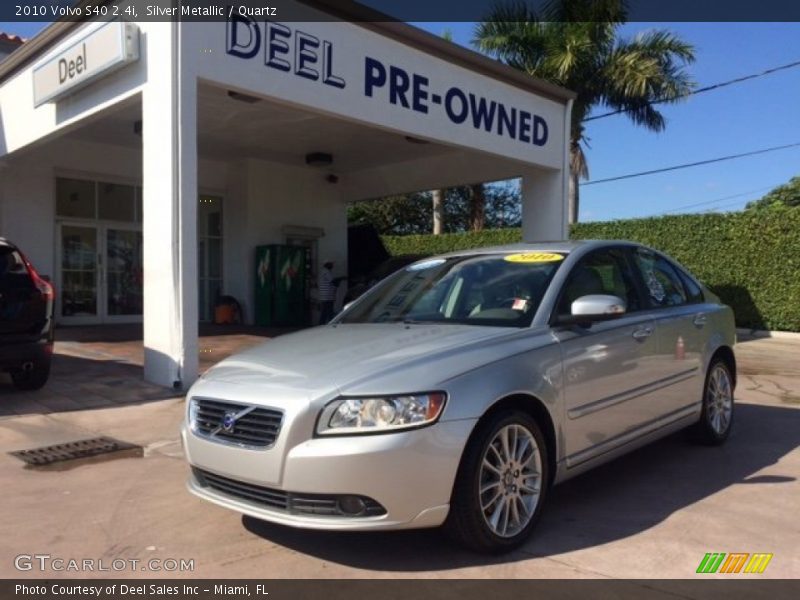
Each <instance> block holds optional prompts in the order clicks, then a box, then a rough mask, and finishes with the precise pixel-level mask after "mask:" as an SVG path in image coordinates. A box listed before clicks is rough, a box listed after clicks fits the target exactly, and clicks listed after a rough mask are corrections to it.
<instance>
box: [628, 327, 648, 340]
mask: <svg viewBox="0 0 800 600" xmlns="http://www.w3.org/2000/svg"><path fill="white" fill-rule="evenodd" d="M631 335H633V339H635V340H644V339H647V338H649V337H650V336H651V335H653V328H652V327H650V326H648V327H640V328H639V329H635V330H634V331H633V333H632V334H631Z"/></svg>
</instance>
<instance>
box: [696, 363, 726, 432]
mask: <svg viewBox="0 0 800 600" xmlns="http://www.w3.org/2000/svg"><path fill="white" fill-rule="evenodd" d="M733 388H734V385H733V376H732V375H731V370H730V367H729V366H728V365H727V363H726V362H725V361H724V360H722V359H719V358H717V359H714V361H712V363H711V366H709V368H708V372H707V373H706V381H705V385H704V386H703V411H702V413H701V415H700V420H699V421H698V422H697V424H696V425H695V427H694V437H695V439H696V440H697V441H698V442H700V443H701V444H706V445H708V446H719V445H720V444H722V443H724V442H725V440H727V439H728V436H729V435H730V433H731V427H732V426H733V413H734V410H733V408H734V403H733Z"/></svg>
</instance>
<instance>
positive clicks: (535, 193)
mask: <svg viewBox="0 0 800 600" xmlns="http://www.w3.org/2000/svg"><path fill="white" fill-rule="evenodd" d="M521 192H522V241H523V242H549V241H557V240H565V239H567V238H568V237H569V227H568V224H567V216H568V215H567V201H566V178H565V177H564V176H563V174H562V172H561V171H544V170H534V169H531V170H529V171H528V172H526V173H525V174H524V175H523V176H522V189H521Z"/></svg>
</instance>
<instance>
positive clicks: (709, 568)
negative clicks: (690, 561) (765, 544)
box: [696, 552, 773, 574]
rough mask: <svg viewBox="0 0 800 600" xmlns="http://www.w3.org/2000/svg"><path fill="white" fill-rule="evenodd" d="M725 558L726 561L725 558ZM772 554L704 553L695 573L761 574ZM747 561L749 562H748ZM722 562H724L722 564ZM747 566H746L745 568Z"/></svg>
mask: <svg viewBox="0 0 800 600" xmlns="http://www.w3.org/2000/svg"><path fill="white" fill-rule="evenodd" d="M726 556H727V559H726V558H725V557H726ZM772 556H773V555H772V553H768V552H757V553H755V554H749V553H747V552H731V553H730V554H726V553H725V552H706V554H705V556H703V560H701V561H700V564H699V565H698V566H697V571H696V572H697V573H717V572H719V573H726V574H730V573H741V572H742V567H744V573H763V572H764V570H765V569H766V568H767V565H768V564H769V562H770V561H771V560H772ZM748 559H749V560H748ZM723 561H724V562H723ZM745 565H747V566H745Z"/></svg>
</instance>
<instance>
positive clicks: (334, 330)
mask: <svg viewBox="0 0 800 600" xmlns="http://www.w3.org/2000/svg"><path fill="white" fill-rule="evenodd" d="M519 333H520V330H519V329H512V328H506V327H484V326H474V325H473V326H470V325H436V324H430V325H429V324H423V325H416V324H415V325H405V324H403V323H388V324H385V323H381V324H377V323H376V324H372V323H370V324H346V325H336V326H325V327H315V328H313V329H307V330H304V331H301V332H298V333H294V334H290V335H285V336H281V337H278V338H276V339H273V340H270V341H268V342H265V343H263V344H259V345H258V346H255V347H253V348H250V349H248V350H245V351H244V352H241V353H239V354H235V355H233V356H231V357H229V358H227V359H225V360H223V361H222V362H220V363H218V364H217V365H216V366H214V367H213V368H211V369H210V370H209V371H207V372H206V374H205V375H204V377H203V379H204V380H211V381H226V382H230V383H238V384H242V385H253V386H266V387H278V388H284V389H285V388H293V389H295V390H298V391H299V390H307V391H317V392H322V391H325V390H331V389H337V390H339V391H350V392H353V391H356V390H357V388H361V389H360V390H358V391H359V392H366V393H371V392H370V390H371V388H373V387H374V389H375V391H378V390H382V391H383V392H384V393H391V392H402V391H405V392H408V391H423V390H424V389H425V387H427V386H429V385H433V384H434V383H436V382H440V381H445V380H446V379H448V378H449V377H452V376H455V375H457V374H459V373H463V372H465V371H467V370H469V369H470V368H472V366H475V365H477V364H478V363H481V362H485V361H486V360H487V356H486V353H485V352H483V350H488V348H487V346H493V345H495V343H497V342H498V341H500V340H501V339H505V338H506V337H507V336H513V335H518V334H519ZM475 350H481V352H478V353H476V352H475ZM471 351H472V352H471ZM498 358H499V357H498ZM411 372H414V375H415V377H414V378H413V379H412V378H411V377H409V375H410V374H411ZM420 373H423V374H425V376H423V377H422V379H424V381H421V380H419V379H420V377H419V374H420ZM409 379H412V380H411V381H409Z"/></svg>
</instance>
